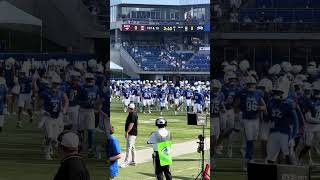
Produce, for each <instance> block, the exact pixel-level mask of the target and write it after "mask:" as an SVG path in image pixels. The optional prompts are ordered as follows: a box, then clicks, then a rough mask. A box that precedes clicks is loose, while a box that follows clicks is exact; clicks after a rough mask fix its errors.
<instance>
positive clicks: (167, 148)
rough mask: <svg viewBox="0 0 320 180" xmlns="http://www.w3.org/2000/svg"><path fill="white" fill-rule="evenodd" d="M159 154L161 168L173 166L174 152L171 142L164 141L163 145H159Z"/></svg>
mask: <svg viewBox="0 0 320 180" xmlns="http://www.w3.org/2000/svg"><path fill="white" fill-rule="evenodd" d="M157 145H158V153H159V159H160V165H161V166H167V165H171V164H172V151H171V146H172V142H171V141H164V142H161V143H158V144H157Z"/></svg>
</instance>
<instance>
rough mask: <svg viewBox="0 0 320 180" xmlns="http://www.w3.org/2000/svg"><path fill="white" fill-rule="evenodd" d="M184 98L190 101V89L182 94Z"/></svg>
mask: <svg viewBox="0 0 320 180" xmlns="http://www.w3.org/2000/svg"><path fill="white" fill-rule="evenodd" d="M184 96H185V97H186V99H192V97H193V92H192V90H191V89H187V90H186V91H185V93H184Z"/></svg>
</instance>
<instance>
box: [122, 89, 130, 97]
mask: <svg viewBox="0 0 320 180" xmlns="http://www.w3.org/2000/svg"><path fill="white" fill-rule="evenodd" d="M122 93H123V97H124V98H126V99H129V97H130V92H129V90H123V92H122Z"/></svg>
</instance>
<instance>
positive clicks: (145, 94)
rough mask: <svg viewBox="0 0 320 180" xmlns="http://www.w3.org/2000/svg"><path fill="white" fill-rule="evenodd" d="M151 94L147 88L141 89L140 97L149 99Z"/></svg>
mask: <svg viewBox="0 0 320 180" xmlns="http://www.w3.org/2000/svg"><path fill="white" fill-rule="evenodd" d="M151 95H152V93H151V91H150V90H148V89H145V90H144V91H142V97H143V98H144V99H151Z"/></svg>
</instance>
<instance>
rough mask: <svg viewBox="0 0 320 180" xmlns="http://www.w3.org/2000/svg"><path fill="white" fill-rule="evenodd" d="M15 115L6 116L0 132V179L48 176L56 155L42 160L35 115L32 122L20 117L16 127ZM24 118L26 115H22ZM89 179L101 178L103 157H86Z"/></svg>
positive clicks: (35, 179) (46, 178) (51, 174)
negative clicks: (21, 122)
mask: <svg viewBox="0 0 320 180" xmlns="http://www.w3.org/2000/svg"><path fill="white" fill-rule="evenodd" d="M16 118H17V116H6V122H5V126H4V131H3V132H2V133H1V134H0V180H29V179H30V180H51V179H53V177H54V175H55V173H56V171H57V169H58V167H59V163H60V162H59V159H58V158H55V160H53V161H46V160H45V159H44V154H43V151H42V147H41V144H42V142H43V133H42V130H41V129H39V128H37V123H38V122H39V117H36V118H35V120H34V122H33V123H29V122H28V121H27V120H24V121H23V128H21V129H17V128H16ZM25 119H27V117H26V118H25ZM86 162H87V167H88V169H89V171H90V176H91V178H92V179H105V177H107V176H108V167H107V165H106V164H105V163H104V160H93V159H90V160H89V159H86Z"/></svg>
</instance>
